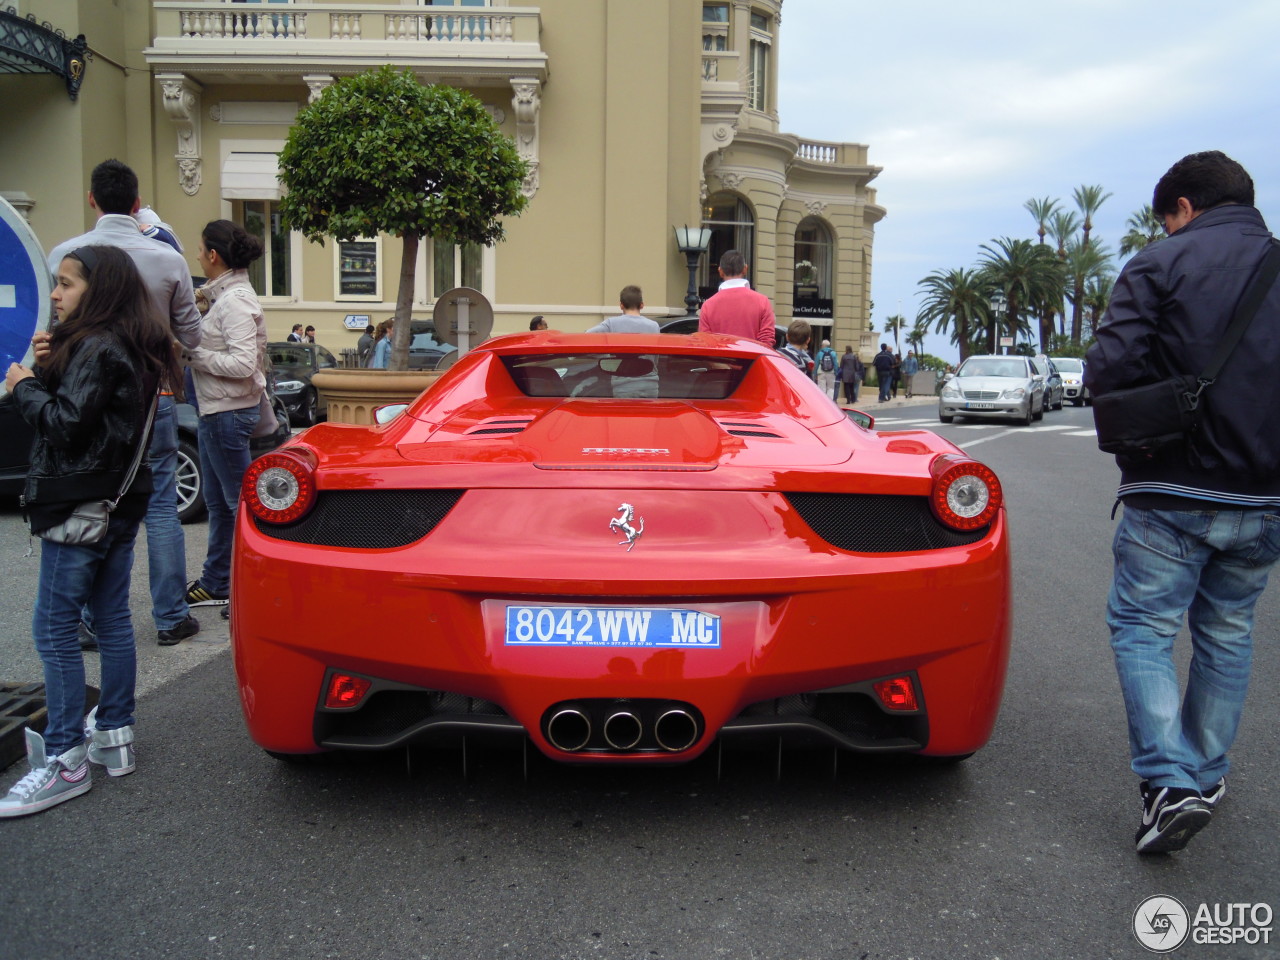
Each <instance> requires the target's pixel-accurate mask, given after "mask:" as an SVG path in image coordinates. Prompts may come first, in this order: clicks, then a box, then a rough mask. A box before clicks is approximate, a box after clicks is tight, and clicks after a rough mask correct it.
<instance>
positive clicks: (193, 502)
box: [174, 438, 205, 523]
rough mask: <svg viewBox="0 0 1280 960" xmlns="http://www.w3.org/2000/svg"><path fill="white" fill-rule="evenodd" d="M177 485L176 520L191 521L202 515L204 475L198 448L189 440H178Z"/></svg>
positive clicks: (175, 477) (175, 476) (175, 474)
mask: <svg viewBox="0 0 1280 960" xmlns="http://www.w3.org/2000/svg"><path fill="white" fill-rule="evenodd" d="M174 481H175V483H176V485H177V487H178V520H179V522H181V523H191V522H192V521H193V520H199V519H200V518H201V517H203V516H204V512H205V511H204V476H203V475H202V474H201V472H200V450H199V448H198V447H197V446H196V445H195V444H194V443H192V442H191V441H190V440H184V439H181V438H179V440H178V466H177V469H176V471H175V472H174Z"/></svg>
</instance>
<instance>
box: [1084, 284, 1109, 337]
mask: <svg viewBox="0 0 1280 960" xmlns="http://www.w3.org/2000/svg"><path fill="white" fill-rule="evenodd" d="M1114 287H1115V280H1114V278H1112V277H1111V275H1110V274H1100V275H1098V276H1095V277H1091V278H1090V279H1089V282H1088V283H1087V284H1086V285H1085V288H1084V306H1085V310H1086V311H1087V312H1088V318H1089V329H1088V331H1087V334H1088V336H1086V337H1085V339H1086V340H1088V339H1090V338H1091V337H1092V336H1093V335H1094V333H1095V332H1096V331H1097V329H1098V324H1099V323H1101V322H1102V315H1103V314H1104V313H1106V312H1107V304H1109V303H1110V302H1111V291H1112V289H1113V288H1114Z"/></svg>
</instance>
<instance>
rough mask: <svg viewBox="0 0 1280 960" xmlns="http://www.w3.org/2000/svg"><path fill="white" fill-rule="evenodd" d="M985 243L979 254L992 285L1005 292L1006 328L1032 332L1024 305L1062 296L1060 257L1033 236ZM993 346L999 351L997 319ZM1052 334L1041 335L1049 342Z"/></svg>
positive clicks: (983, 271) (1045, 342)
mask: <svg viewBox="0 0 1280 960" xmlns="http://www.w3.org/2000/svg"><path fill="white" fill-rule="evenodd" d="M991 243H992V244H995V246H992V245H991V244H986V243H984V244H983V245H982V246H981V247H980V249H981V250H982V251H983V253H982V256H981V258H980V261H981V271H982V273H983V275H984V276H985V278H986V280H987V282H988V283H989V285H990V286H991V287H992V288H994V289H996V290H999V291H1000V292H1001V293H1002V294H1004V297H1005V301H1006V303H1007V305H1008V312H1007V314H1006V320H1005V328H1006V330H1007V331H1008V332H1009V333H1010V334H1011V335H1012V336H1013V337H1015V338H1016V337H1017V335H1018V334H1019V333H1020V332H1029V331H1030V326H1029V325H1028V324H1027V322H1026V320H1025V319H1024V318H1023V317H1022V311H1023V309H1024V308H1026V309H1033V308H1034V307H1035V306H1036V305H1038V304H1044V303H1051V302H1053V299H1054V297H1055V296H1056V297H1057V299H1058V301H1059V302H1061V300H1062V289H1063V288H1062V271H1061V267H1060V265H1059V263H1058V259H1057V257H1055V256H1054V255H1053V253H1052V252H1051V251H1050V250H1049V248H1048V247H1046V246H1044V245H1042V244H1040V245H1038V244H1034V243H1032V242H1031V241H1030V240H1011V239H1010V238H1009V237H1004V238H1003V239H1001V240H993V241H991ZM990 329H991V335H990V350H991V352H992V353H995V352H996V342H997V341H996V337H997V333H996V323H995V318H994V317H993V318H992V322H991V328H990ZM1048 340H1049V338H1048V337H1047V336H1044V335H1043V331H1042V335H1041V341H1042V343H1043V344H1044V345H1045V346H1048Z"/></svg>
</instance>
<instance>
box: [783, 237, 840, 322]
mask: <svg viewBox="0 0 1280 960" xmlns="http://www.w3.org/2000/svg"><path fill="white" fill-rule="evenodd" d="M833 252H834V244H833V243H832V241H831V231H830V230H828V229H827V225H826V224H825V223H823V222H822V221H821V220H819V219H817V218H816V217H806V218H805V219H804V220H801V221H800V226H799V227H797V228H796V238H795V277H794V281H793V282H794V286H793V288H792V292H793V298H792V304H793V307H794V309H793V311H792V312H793V315H794V316H797V317H818V318H820V319H830V318H831V316H832V297H831V265H832V262H833V259H834V257H833Z"/></svg>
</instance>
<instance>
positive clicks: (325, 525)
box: [253, 490, 464, 550]
mask: <svg viewBox="0 0 1280 960" xmlns="http://www.w3.org/2000/svg"><path fill="white" fill-rule="evenodd" d="M463 493H464V491H462V490H321V491H320V492H319V493H317V494H316V505H315V507H314V508H312V510H311V512H310V513H308V514H307V515H306V516H305V517H303V518H302V519H301V520H299V521H298V522H297V523H288V524H279V523H266V522H265V521H263V520H259V519H258V518H257V517H255V518H254V521H253V522H254V525H255V526H257V528H258V531H259V532H260V533H262V534H265V535H266V536H268V537H273V538H275V539H276V540H287V541H289V542H290V543H310V544H314V545H316V546H323V547H351V548H355V549H364V550H379V549H387V548H388V547H403V546H407V545H408V544H410V543H413V542H414V541H415V540H421V539H422V538H423V537H425V536H426V535H427V534H428V533H430V532H431V531H432V530H434V529H435V526H436V524H438V523H439V522H440V521H441V520H443V519H444V516H445V514H447V513H448V512H449V511H450V510H452V509H453V506H454V504H456V503H457V502H458V500H459V499H460V498H461V497H462V494H463Z"/></svg>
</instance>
